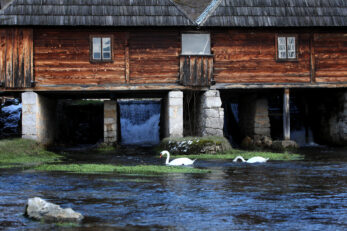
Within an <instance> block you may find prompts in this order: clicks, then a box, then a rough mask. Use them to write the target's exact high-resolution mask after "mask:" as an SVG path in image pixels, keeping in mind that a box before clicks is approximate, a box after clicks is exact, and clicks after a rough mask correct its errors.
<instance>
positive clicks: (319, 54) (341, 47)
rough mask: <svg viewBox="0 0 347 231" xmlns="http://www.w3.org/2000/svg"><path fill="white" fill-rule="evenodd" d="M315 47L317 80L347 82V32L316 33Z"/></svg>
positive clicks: (320, 81) (322, 81)
mask: <svg viewBox="0 0 347 231" xmlns="http://www.w3.org/2000/svg"><path fill="white" fill-rule="evenodd" d="M313 48H314V54H315V55H314V58H315V79H316V81H317V82H319V83H324V82H347V34H345V33H315V36H314V47H313Z"/></svg>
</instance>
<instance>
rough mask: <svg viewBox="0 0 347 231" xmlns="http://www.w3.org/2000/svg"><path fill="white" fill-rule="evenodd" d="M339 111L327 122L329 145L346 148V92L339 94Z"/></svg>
mask: <svg viewBox="0 0 347 231" xmlns="http://www.w3.org/2000/svg"><path fill="white" fill-rule="evenodd" d="M338 105H339V109H338V110H337V112H336V113H334V114H333V115H332V116H331V117H330V119H329V121H328V125H329V136H330V137H331V144H333V145H339V146H340V145H341V146H347V91H346V92H344V93H341V94H340V95H339V98H338Z"/></svg>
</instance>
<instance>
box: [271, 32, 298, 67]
mask: <svg viewBox="0 0 347 231" xmlns="http://www.w3.org/2000/svg"><path fill="white" fill-rule="evenodd" d="M292 39H294V44H292V43H290V41H291V40H292ZM281 41H282V42H281ZM283 42H284V43H283ZM290 52H292V53H294V55H293V56H291V57H289V53H290ZM276 58H277V61H297V60H298V36H297V35H277V36H276Z"/></svg>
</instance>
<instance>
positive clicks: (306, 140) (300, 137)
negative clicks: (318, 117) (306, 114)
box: [290, 127, 318, 147]
mask: <svg viewBox="0 0 347 231" xmlns="http://www.w3.org/2000/svg"><path fill="white" fill-rule="evenodd" d="M306 133H307V136H306ZM290 138H291V140H294V141H295V142H296V143H297V144H298V145H299V146H300V147H307V146H317V145H318V144H316V143H315V142H314V139H313V133H312V130H311V129H310V128H308V130H307V131H306V128H305V127H302V128H300V129H299V130H292V131H291V132H290Z"/></svg>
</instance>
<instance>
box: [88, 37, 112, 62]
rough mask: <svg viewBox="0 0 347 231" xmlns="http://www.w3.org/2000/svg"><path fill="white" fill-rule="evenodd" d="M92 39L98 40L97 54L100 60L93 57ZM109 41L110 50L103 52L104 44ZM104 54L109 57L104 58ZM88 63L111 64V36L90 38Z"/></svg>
mask: <svg viewBox="0 0 347 231" xmlns="http://www.w3.org/2000/svg"><path fill="white" fill-rule="evenodd" d="M94 39H100V44H99V46H98V47H99V52H98V53H100V58H96V57H95V53H96V52H95V47H94ZM107 39H109V41H110V50H109V51H104V46H105V45H104V44H105V43H104V42H105V40H107ZM105 54H109V57H105ZM90 61H91V62H112V61H113V36H112V35H91V36H90Z"/></svg>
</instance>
